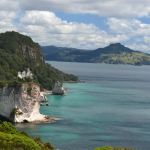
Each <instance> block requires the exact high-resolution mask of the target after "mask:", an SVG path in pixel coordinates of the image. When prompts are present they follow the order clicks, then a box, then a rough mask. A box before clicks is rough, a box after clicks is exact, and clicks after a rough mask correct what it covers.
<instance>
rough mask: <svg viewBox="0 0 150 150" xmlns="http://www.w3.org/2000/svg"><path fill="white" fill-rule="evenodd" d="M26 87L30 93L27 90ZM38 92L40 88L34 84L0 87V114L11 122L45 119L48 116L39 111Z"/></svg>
mask: <svg viewBox="0 0 150 150" xmlns="http://www.w3.org/2000/svg"><path fill="white" fill-rule="evenodd" d="M28 88H30V89H31V95H29V94H28V92H27V90H28ZM39 94H40V89H39V87H38V86H36V85H33V86H30V87H29V86H28V85H22V86H21V87H19V88H17V89H14V88H13V87H4V88H0V115H1V116H4V117H6V118H7V119H9V120H10V121H12V122H35V121H46V120H47V119H48V118H49V117H48V116H45V115H41V114H40V112H39V108H40V99H39Z"/></svg>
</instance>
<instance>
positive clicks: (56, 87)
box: [52, 81, 65, 95]
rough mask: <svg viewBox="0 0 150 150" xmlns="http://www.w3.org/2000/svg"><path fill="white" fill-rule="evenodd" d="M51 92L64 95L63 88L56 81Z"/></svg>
mask: <svg viewBox="0 0 150 150" xmlns="http://www.w3.org/2000/svg"><path fill="white" fill-rule="evenodd" d="M52 93H53V94H55V95H65V90H64V88H63V87H62V83H60V82H59V81H56V82H55V85H54V88H53V90H52Z"/></svg>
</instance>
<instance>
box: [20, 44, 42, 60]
mask: <svg viewBox="0 0 150 150" xmlns="http://www.w3.org/2000/svg"><path fill="white" fill-rule="evenodd" d="M19 48H20V50H21V51H22V55H23V56H24V55H25V54H26V53H28V55H29V56H30V57H31V58H33V59H37V58H38V57H37V55H38V54H37V53H39V57H40V59H41V60H42V61H45V59H44V54H43V52H42V50H41V49H40V48H39V47H36V48H32V47H30V46H29V45H20V46H19Z"/></svg>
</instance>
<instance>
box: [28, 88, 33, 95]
mask: <svg viewBox="0 0 150 150" xmlns="http://www.w3.org/2000/svg"><path fill="white" fill-rule="evenodd" d="M31 91H32V88H31V87H30V86H29V87H27V93H28V95H31Z"/></svg>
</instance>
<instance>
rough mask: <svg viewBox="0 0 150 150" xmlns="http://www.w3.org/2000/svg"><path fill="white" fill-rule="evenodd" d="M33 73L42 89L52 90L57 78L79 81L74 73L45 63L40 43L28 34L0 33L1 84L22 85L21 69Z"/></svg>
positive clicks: (34, 79) (34, 80) (59, 79)
mask: <svg viewBox="0 0 150 150" xmlns="http://www.w3.org/2000/svg"><path fill="white" fill-rule="evenodd" d="M27 68H29V69H30V70H31V72H32V73H33V80H30V82H31V81H32V82H35V83H37V84H39V85H40V87H41V89H49V90H51V89H52V88H53V86H54V82H55V81H56V80H58V81H60V82H62V81H69V80H72V81H77V80H78V78H77V77H76V76H74V75H69V74H65V73H63V72H62V71H59V70H58V69H56V68H54V67H52V66H51V65H50V64H47V63H45V60H44V54H43V52H42V50H41V47H40V45H39V44H38V43H35V42H33V41H32V39H31V38H30V37H28V36H25V35H21V34H19V33H17V32H14V31H12V32H6V33H1V34H0V86H1V87H3V86H4V85H10V86H11V85H17V86H19V85H21V84H22V83H23V82H28V80H27V79H25V81H20V79H19V80H18V79H17V75H18V72H19V71H21V72H22V71H27Z"/></svg>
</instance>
